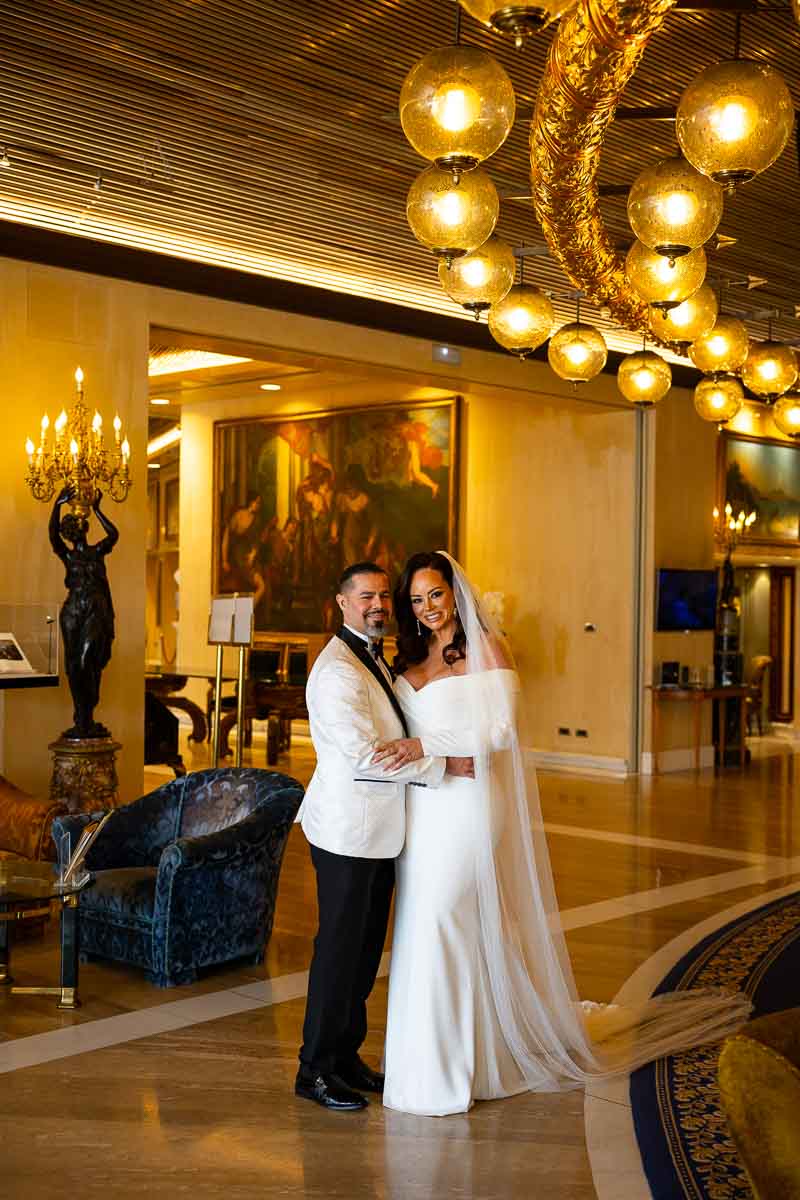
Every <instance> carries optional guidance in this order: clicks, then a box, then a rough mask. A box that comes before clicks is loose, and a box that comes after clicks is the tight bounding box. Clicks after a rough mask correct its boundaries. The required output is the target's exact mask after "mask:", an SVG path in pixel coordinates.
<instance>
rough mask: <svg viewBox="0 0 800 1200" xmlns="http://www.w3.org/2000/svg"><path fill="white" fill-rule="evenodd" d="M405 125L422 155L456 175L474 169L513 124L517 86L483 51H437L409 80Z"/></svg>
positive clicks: (404, 100) (403, 98) (402, 108)
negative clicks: (454, 172)
mask: <svg viewBox="0 0 800 1200" xmlns="http://www.w3.org/2000/svg"><path fill="white" fill-rule="evenodd" d="M400 123H401V125H402V126H403V133H404V134H405V135H406V137H407V138H408V140H409V142H410V143H411V145H412V146H413V147H414V149H415V150H416V151H417V153H418V154H421V155H422V157H423V158H428V159H430V160H431V162H433V163H435V164H436V165H437V166H438V167H447V168H449V169H450V170H455V171H456V173H459V172H461V171H471V170H472V169H473V168H474V167H477V165H478V163H482V162H483V161H484V159H486V158H488V157H489V155H490V154H494V152H495V150H497V149H498V147H499V146H502V144H503V142H504V141H505V140H506V138H507V137H508V133H509V130H510V129H511V126H512V125H513V124H514V87H513V85H512V83H511V80H510V79H509V77H508V75H507V74H506V72H505V71H504V70H503V68H502V67H501V66H500V64H499V63H498V62H496V61H495V59H493V58H492V56H491V55H490V54H487V53H486V52H485V51H484V50H478V49H477V48H476V47H475V46H447V47H445V48H444V49H443V50H432V51H431V53H430V54H426V55H425V57H424V58H421V59H420V61H419V62H418V63H417V64H416V66H414V67H412V68H411V70H410V71H409V73H408V75H407V76H406V78H405V82H404V83H403V87H402V89H401V91H400Z"/></svg>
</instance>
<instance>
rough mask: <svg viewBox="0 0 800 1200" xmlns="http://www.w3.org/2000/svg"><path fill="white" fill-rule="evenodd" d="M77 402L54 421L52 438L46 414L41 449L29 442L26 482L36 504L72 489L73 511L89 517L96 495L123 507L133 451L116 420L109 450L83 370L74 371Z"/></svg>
mask: <svg viewBox="0 0 800 1200" xmlns="http://www.w3.org/2000/svg"><path fill="white" fill-rule="evenodd" d="M75 383H76V386H77V391H78V398H77V400H76V401H75V403H74V404H73V406H72V408H71V409H70V411H69V413H67V412H66V411H65V410H64V409H62V410H61V413H60V415H59V416H58V417H57V418H56V420H55V422H54V426H53V435H52V441H51V437H50V418H49V416H48V415H47V413H45V415H44V416H43V417H42V422H41V433H40V436H39V445H38V446H36V445H34V443H33V441H32V440H31V439H30V438H28V440H27V442H26V443H25V449H26V451H27V454H28V474H27V482H28V486H29V487H30V489H31V492H32V494H33V496H34V498H35V499H36V500H43V501H47V500H52V498H53V496H54V495H55V492H56V489H57V488H60V487H68V488H70V489H71V493H72V494H71V498H70V504H71V507H72V510H73V512H75V513H76V514H79V515H81V516H83V517H88V515H89V511H90V510H91V508H92V504H93V503H94V500H95V496H96V494H97V492H98V491H100V492H103V493H106V494H107V495H109V496H110V497H111V499H112V500H116V502H117V503H118V504H120V503H121V502H122V501H123V500H124V499H125V498H126V496H127V495H128V492H129V491H130V486H131V476H130V470H129V463H130V455H131V449H130V445H129V443H128V439H127V437H124V436H123V430H122V422H121V421H120V419H119V415H118V414H117V415H116V416H115V417H114V421H113V428H114V446H113V448H112V449H107V448H106V445H105V441H104V438H103V418H102V417H101V416H100V413H99V412H97V411H96V410H95V414H94V417H93V418H92V419H91V421H90V419H89V410H88V409H87V407H86V405H85V403H84V400H83V371H82V370H81V369H80V367H78V369H77V371H76V372H75Z"/></svg>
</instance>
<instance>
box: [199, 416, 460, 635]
mask: <svg viewBox="0 0 800 1200" xmlns="http://www.w3.org/2000/svg"><path fill="white" fill-rule="evenodd" d="M460 409H461V398H460V397H459V396H450V397H446V398H443V399H439V400H426V401H417V402H415V401H411V402H409V403H407V404H397V403H392V404H375V405H371V406H369V407H364V406H361V407H353V408H339V409H332V410H324V411H312V412H307V413H298V414H283V415H269V416H263V417H240V418H236V419H233V420H224V421H217V422H215V425H214V513H213V539H212V540H213V552H212V568H211V570H212V578H211V591H212V594H214V595H225V594H230V593H232V592H235V591H238V592H245V591H249V592H253V593H255V596H256V603H255V607H256V626H255V627H256V634H257V635H269V636H271V637H274V636H275V635H276V634H281V635H284V636H292V635H294V634H314V633H326V632H331V631H333V630H334V629H335V628H337V626H338V610H337V608H336V604H335V594H336V583H337V580H338V577H339V575H340V573H341V570H342V569H343V567H344V566H346V565H348V564H349V563H350V562H352V561H361V560H363V559H368V560H371V561H375V562H377V563H378V564H379V565H380V566H382V567H384V568H385V569H386V570H387V571H389V573H390V577H392V578H393V579H394V578H396V576H397V574H398V572H399V570H400V568H401V567H402V565H403V563H404V562H405V560H406V559H407V558H408V557H409V555H410V554H412V553H415V552H416V551H419V550H431V549H446V550H450V551H452V552H454V553H455V552H456V550H457V544H456V539H457V533H458V530H457V518H458V468H459V430H460ZM258 640H259V638H258V636H257V638H256V641H258Z"/></svg>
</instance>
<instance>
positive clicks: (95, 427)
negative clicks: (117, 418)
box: [92, 409, 103, 441]
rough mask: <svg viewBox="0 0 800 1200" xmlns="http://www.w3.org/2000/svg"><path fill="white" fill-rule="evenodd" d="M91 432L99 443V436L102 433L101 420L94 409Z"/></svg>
mask: <svg viewBox="0 0 800 1200" xmlns="http://www.w3.org/2000/svg"><path fill="white" fill-rule="evenodd" d="M92 432H93V433H94V436H95V437H96V438H97V439H98V441H99V440H100V435H101V434H102V432H103V418H102V417H101V416H100V413H99V412H97V410H96V409H95V414H94V419H93V420H92Z"/></svg>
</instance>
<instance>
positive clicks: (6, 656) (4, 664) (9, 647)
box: [0, 632, 33, 675]
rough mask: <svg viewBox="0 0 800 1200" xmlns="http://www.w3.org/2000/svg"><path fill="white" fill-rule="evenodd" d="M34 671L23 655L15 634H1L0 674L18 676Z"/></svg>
mask: <svg viewBox="0 0 800 1200" xmlns="http://www.w3.org/2000/svg"><path fill="white" fill-rule="evenodd" d="M32 671H33V667H32V666H31V664H30V663H29V662H28V660H27V658H26V657H25V655H24V654H23V653H22V649H21V647H20V644H19V642H18V641H17V639H16V638H15V637H14V635H13V633H1V632H0V674H2V675H17V674H21V673H22V672H32Z"/></svg>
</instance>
